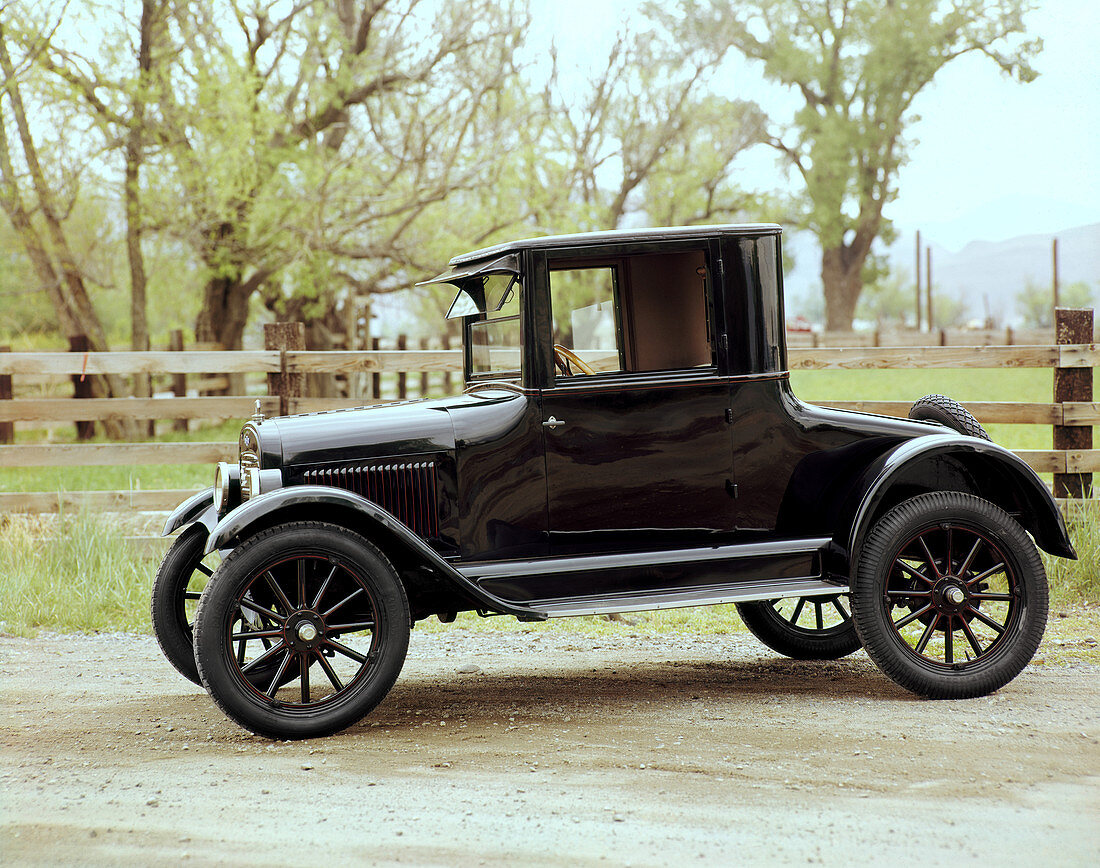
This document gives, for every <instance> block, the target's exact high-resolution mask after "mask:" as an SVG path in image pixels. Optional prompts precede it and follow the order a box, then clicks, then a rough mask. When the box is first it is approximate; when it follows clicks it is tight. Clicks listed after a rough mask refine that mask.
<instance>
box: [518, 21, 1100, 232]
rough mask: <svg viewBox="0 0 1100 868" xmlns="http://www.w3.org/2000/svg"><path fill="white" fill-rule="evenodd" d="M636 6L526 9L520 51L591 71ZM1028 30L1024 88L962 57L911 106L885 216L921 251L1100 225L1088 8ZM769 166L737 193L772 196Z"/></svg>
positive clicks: (778, 178) (1099, 117)
mask: <svg viewBox="0 0 1100 868" xmlns="http://www.w3.org/2000/svg"><path fill="white" fill-rule="evenodd" d="M637 6H638V4H637V3H633V2H622V0H531V7H532V14H533V16H534V21H533V30H534V33H533V34H532V37H533V38H532V39H531V47H532V48H536V49H537V47H538V46H539V45H540V44H549V41H550V40H551V39H553V40H554V41H555V42H556V43H557V44H558V46H559V49H560V56H561V60H562V62H563V63H569V62H570V61H572V62H573V63H582V62H584V61H585V60H586V59H587V60H588V61H589V62H594V63H595V64H596V65H598V64H599V60H600V58H601V57H602V56H603V55H604V53H605V52H606V46H607V44H608V43H609V42H610V40H611V38H612V36H613V35H614V33H615V31H616V30H617V29H618V28H619V27H620V25H621V22H622V21H623V20H625V19H627V18H629V17H631V16H632V15H634V14H635V12H636V9H637ZM1029 31H1030V33H1031V34H1033V35H1037V36H1041V37H1042V38H1043V40H1044V42H1045V47H1044V50H1043V52H1042V54H1041V55H1040V56H1039V58H1038V60H1037V61H1036V66H1037V68H1038V69H1039V71H1040V73H1041V74H1040V77H1039V78H1038V79H1037V80H1036V81H1034V82H1032V83H1031V84H1028V85H1019V84H1016V83H1015V82H1013V81H1012V80H1011V79H1008V78H1006V77H1005V76H1003V75H1002V74H1001V72H1000V71H999V70H998V69H997V68H996V67H995V66H994V64H993V63H992V62H991V61H990V60H988V59H987V58H982V57H977V56H974V57H966V58H963V59H961V60H958V61H956V62H954V63H953V64H950V65H948V66H947V67H945V68H944V70H942V71H941V73H940V75H939V77H937V79H936V81H935V82H934V83H933V85H932V86H931V87H929V88H928V89H926V90H925V91H924V92H923V93H922V94H921V95H920V96H919V97H918V99H917V102H916V105H915V110H916V111H917V113H918V114H919V115H921V118H922V119H921V121H920V122H919V123H917V124H916V125H914V126H913V127H912V128H911V133H912V135H913V136H915V138H916V139H917V140H918V144H917V145H916V146H915V147H914V148H913V150H912V159H911V161H910V163H909V164H908V165H907V166H906V167H905V168H904V169H903V170H902V173H901V176H900V190H901V193H900V195H899V197H898V199H897V201H895V202H894V203H893V204H892V205H891V206H889V209H888V211H887V216H889V217H891V218H892V219H893V220H894V221H895V222H896V224H897V225H898V226H899V228H901V229H905V230H913V229H921V230H922V232H923V233H924V235H925V237H926V238H927V239H928V240H929V241H934V242H938V243H940V244H942V245H944V246H946V247H947V248H949V249H952V250H958V249H960V248H962V247H963V246H965V244H966V243H968V242H969V241H974V240H986V241H999V240H1003V239H1006V238H1011V237H1014V236H1017V235H1027V234H1032V233H1046V232H1056V231H1059V230H1062V229H1067V228H1070V227H1073V226H1079V225H1082V224H1088V223H1096V222H1100V172H1098V171H1097V162H1098V160H1100V50H1098V49H1097V38H1098V36H1100V0H1045V2H1043V3H1042V4H1041V8H1040V9H1039V10H1037V11H1036V13H1035V14H1033V15H1032V16H1031V18H1030V20H1029ZM983 61H984V62H983ZM563 77H564V76H563ZM743 85H744V89H743V90H742V91H741V92H740V93H739V95H741V96H744V97H747V98H752V99H758V100H762V99H763V98H764V96H765V94H767V93H769V91H770V92H772V93H774V89H772V88H769V86H767V85H763V84H762V83H761V82H760V80H759V75H758V73H754V72H752V71H746V72H745V73H744V82H743ZM780 97H781V98H782V93H781V92H780ZM768 107H769V106H768V105H766V104H765V108H768ZM774 166H775V161H774V159H773V158H772V157H771V155H770V153H761V154H759V155H757V156H756V157H755V158H754V159H751V160H749V161H748V162H747V164H746V177H745V179H744V182H743V183H744V185H745V186H747V187H758V186H765V187H767V186H770V187H779V186H782V185H783V184H784V179H783V177H782V174H781V173H779V172H777V171H776V170H775V168H774Z"/></svg>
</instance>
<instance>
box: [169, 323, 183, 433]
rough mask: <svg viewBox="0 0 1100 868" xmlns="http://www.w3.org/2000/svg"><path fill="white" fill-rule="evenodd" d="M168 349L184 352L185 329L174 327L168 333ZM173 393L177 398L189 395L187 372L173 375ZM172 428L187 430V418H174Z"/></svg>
mask: <svg viewBox="0 0 1100 868" xmlns="http://www.w3.org/2000/svg"><path fill="white" fill-rule="evenodd" d="M168 349H169V350H172V351H174V352H180V353H182V352H183V329H172V331H171V332H170V333H169V334H168ZM172 394H173V395H175V396H176V397H177V398H186V397H187V374H173V375H172ZM172 428H173V429H174V430H176V431H186V430H187V420H186V419H173V420H172Z"/></svg>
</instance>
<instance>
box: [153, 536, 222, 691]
mask: <svg viewBox="0 0 1100 868" xmlns="http://www.w3.org/2000/svg"><path fill="white" fill-rule="evenodd" d="M204 548H206V528H205V527H204V526H203V525H201V524H192V525H190V526H189V527H187V528H185V529H184V531H183V533H181V534H180V535H179V536H178V537H176V540H175V542H173V543H172V547H171V548H169V549H168V553H167V554H166V555H165V556H164V560H163V561H161V562H160V567H159V568H158V569H157V576H156V578H155V579H153V593H152V596H151V599H150V603H149V614H150V617H151V619H152V621H153V635H154V636H156V637H157V642H158V643H159V644H160V650H161V651H162V652H163V653H164V656H165V657H166V658H168V662H169V663H171V664H172V665H173V666H174V667H175V668H176V671H178V672H179V673H180V675H182V676H183V677H184V678H186V679H188V680H189V681H193V682H195V683H196V684H201V683H202V682H201V681H200V680H199V670H198V667H196V666H195V646H194V644H193V641H192V640H193V638H194V631H193V623H194V620H195V609H196V608H197V606H198V603H199V595H200V594H201V593H202V589H203V588H204V587H206V583H207V581H208V580H209V577H210V576H211V575H213V572H214V568H213V566H211V565H210V564H208V563H203V554H202V552H203V549H204ZM211 559H215V560H216V555H211Z"/></svg>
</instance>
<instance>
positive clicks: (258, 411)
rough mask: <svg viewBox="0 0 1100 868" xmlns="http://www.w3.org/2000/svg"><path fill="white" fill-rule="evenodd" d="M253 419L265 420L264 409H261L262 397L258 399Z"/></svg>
mask: <svg viewBox="0 0 1100 868" xmlns="http://www.w3.org/2000/svg"><path fill="white" fill-rule="evenodd" d="M252 421H253V422H263V421H264V411H263V410H261V409H260V399H259V398H257V399H256V412H255V413H253V414H252Z"/></svg>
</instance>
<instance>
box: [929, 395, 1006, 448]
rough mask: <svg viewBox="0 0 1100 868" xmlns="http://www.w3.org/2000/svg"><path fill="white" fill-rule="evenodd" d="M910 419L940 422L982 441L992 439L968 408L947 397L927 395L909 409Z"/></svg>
mask: <svg viewBox="0 0 1100 868" xmlns="http://www.w3.org/2000/svg"><path fill="white" fill-rule="evenodd" d="M909 418H910V419H916V420H917V421H920V422H939V423H940V424H941V425H946V426H947V427H948V428H950V429H951V430H952V431H958V432H959V433H960V434H969V435H970V436H971V437H978V438H980V439H982V440H990V439H991V438H990V436H989V435H988V434H986V433H985V429H984V428H983V427H982V425H981V423H980V422H979V421H978V420H977V419H975V418H974V416H973V415H971V413H970V411H969V410H967V409H966V407H964V406H963V405H962V404H960V403H959V402H958V401H956V400H954V399H952V398H948V397H947V396H946V395H925V396H924V397H923V398H921V399H920V400H919V401H917V402H916V403H915V404H914V405H913V406H912V407H910V408H909Z"/></svg>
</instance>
